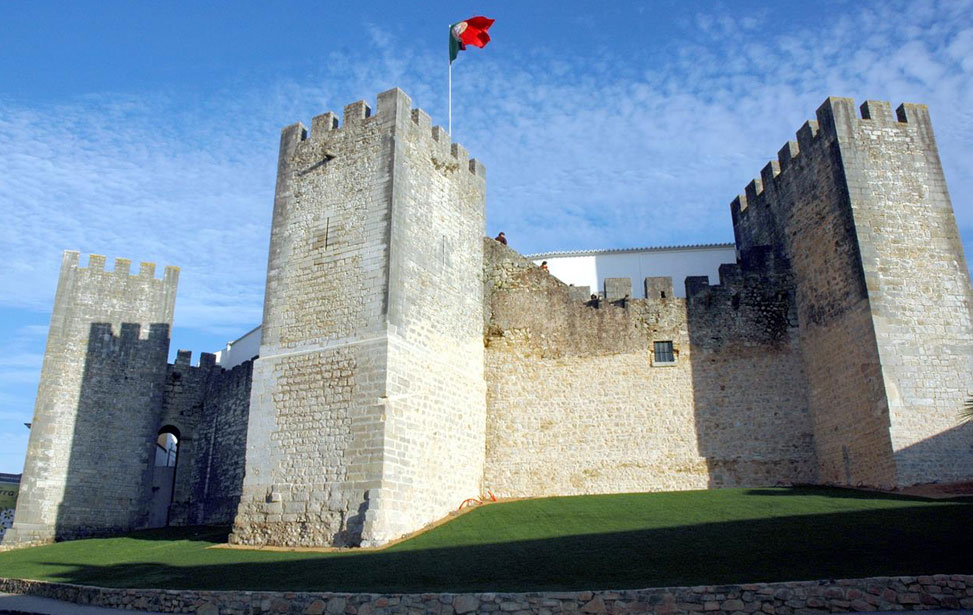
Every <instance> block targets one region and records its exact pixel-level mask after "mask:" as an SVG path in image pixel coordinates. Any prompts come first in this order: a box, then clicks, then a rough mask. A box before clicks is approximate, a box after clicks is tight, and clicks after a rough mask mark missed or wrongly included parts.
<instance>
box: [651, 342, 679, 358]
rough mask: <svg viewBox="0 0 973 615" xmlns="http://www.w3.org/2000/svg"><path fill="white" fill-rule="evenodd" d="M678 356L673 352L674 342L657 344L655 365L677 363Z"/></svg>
mask: <svg viewBox="0 0 973 615" xmlns="http://www.w3.org/2000/svg"><path fill="white" fill-rule="evenodd" d="M675 362H676V356H675V354H673V352H672V342H671V341H670V342H655V358H654V360H653V363H675Z"/></svg>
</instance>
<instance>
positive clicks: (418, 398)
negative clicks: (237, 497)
mask: <svg viewBox="0 0 973 615" xmlns="http://www.w3.org/2000/svg"><path fill="white" fill-rule="evenodd" d="M483 174H484V173H483V169H482V166H480V165H478V164H477V163H476V162H475V161H467V160H466V156H465V152H463V151H462V148H459V147H458V146H455V145H454V146H450V144H449V141H448V136H447V135H446V134H445V131H443V130H442V129H441V128H438V127H436V128H431V127H430V126H429V120H428V116H426V115H425V114H424V113H422V112H419V111H416V112H413V111H412V110H411V109H410V101H409V99H408V97H407V96H405V94H403V93H402V92H400V91H399V90H392V91H389V92H385V93H383V94H380V95H379V97H378V108H377V113H376V114H375V115H374V116H372V115H371V113H370V110H369V109H368V107H367V105H365V103H364V102H358V103H353V104H351V105H348V106H347V107H346V108H345V114H344V122H343V125H342V126H341V128H338V122H337V118H336V117H335V116H334V114H332V113H326V114H324V115H321V116H318V117H316V118H314V120H313V123H312V130H311V134H310V137H309V138H308V137H307V134H306V131H305V130H304V128H303V126H301V125H300V124H297V125H294V126H290V127H288V128H286V129H285V130H284V132H283V135H282V137H281V154H280V163H279V168H278V184H277V196H276V200H275V205H274V222H273V230H272V233H271V249H270V260H269V264H268V274H267V293H266V299H265V307H264V321H263V341H262V345H261V350H260V358H259V359H258V360H257V361H256V363H255V365H254V377H253V389H252V392H251V407H250V419H249V439H248V443H247V469H246V477H245V481H244V489H243V495H242V500H241V504H240V508H239V512H238V515H237V518H236V522H235V524H234V533H233V535H232V537H231V540H233V541H234V542H237V543H245V544H263V543H270V544H282V545H321V544H357V543H359V542H363V543H365V544H371V543H378V542H383V541H385V540H388V539H389V538H392V537H393V536H395V535H399V534H401V533H404V532H407V531H411V530H415V529H418V528H419V527H421V525H422V523H425V522H427V521H431V520H433V519H434V518H436V517H438V516H441V515H442V514H444V513H445V512H446V510H447V508H446V504H447V502H448V504H449V506H450V507H451V506H453V505H454V502H456V498H458V497H460V498H462V497H467V494H469V492H470V491H475V489H476V488H477V487H478V484H477V482H476V478H477V477H478V476H479V473H480V470H479V468H478V467H477V461H476V456H475V453H474V456H473V457H472V458H471V457H470V456H469V452H468V451H466V450H465V449H466V448H468V447H467V443H468V442H470V441H471V438H472V439H473V440H475V439H476V437H477V436H476V435H475V434H476V432H475V431H471V430H468V429H467V427H469V425H474V426H475V425H476V424H477V421H478V420H479V421H482V419H477V414H478V413H479V414H480V415H482V413H483V410H482V405H483V402H482V397H481V398H480V399H481V401H480V402H479V408H478V407H477V404H476V390H477V388H479V389H480V390H482V381H481V380H479V379H481V378H482V376H481V374H482V361H478V358H477V357H478V354H477V350H478V348H477V347H478V345H479V337H478V335H479V331H478V324H479V298H478V295H477V294H476V290H477V288H478V286H479V277H478V276H479V271H480V261H479V249H478V244H479V238H480V237H481V236H482V232H483ZM440 228H441V229H442V231H443V232H442V233H439V230H440ZM440 235H446V239H445V240H444V241H442V242H441V241H440ZM474 236H475V240H474V241H473V242H472V243H471V240H470V237H474ZM473 306H475V310H474V309H473ZM469 314H472V317H473V322H474V324H472V325H471V324H469V323H467V322H466V321H467V320H469V318H468V317H467V315H469ZM474 330H476V336H475V337H472V338H471V334H470V332H471V331H474ZM472 339H476V340H477V344H473V343H472ZM478 381H479V384H478ZM480 434H481V435H480V436H479V437H480V441H481V442H482V431H480ZM472 448H473V449H474V451H475V446H474V447H472ZM481 448H482V445H481ZM480 463H482V462H480ZM437 481H442V482H441V483H440V484H437Z"/></svg>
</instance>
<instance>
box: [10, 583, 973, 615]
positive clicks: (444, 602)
mask: <svg viewBox="0 0 973 615" xmlns="http://www.w3.org/2000/svg"><path fill="white" fill-rule="evenodd" d="M0 591H4V592H8V593H13V594H26V595H31V596H40V597H44V598H53V599H55V600H64V601H67V602H74V603H77V604H85V605H94V606H101V607H109V608H125V609H133V610H138V611H154V612H161V613H189V612H192V613H207V614H209V613H213V614H215V613H250V614H252V615H263V614H268V615H269V614H271V613H307V614H311V613H316V614H320V613H329V614H342V613H348V614H353V613H357V614H358V615H364V614H369V613H387V614H389V615H397V614H400V613H401V614H405V613H408V614H410V615H418V614H420V613H427V614H430V615H451V614H453V613H455V614H456V615H465V614H469V613H475V614H481V613H482V614H484V615H486V614H488V613H490V614H495V613H504V612H508V613H521V614H528V613H530V614H537V615H555V614H560V613H572V614H578V613H581V614H584V615H616V614H617V615H629V614H632V613H651V614H652V615H691V614H698V613H711V614H712V615H739V614H741V613H767V614H769V615H816V614H819V613H820V614H826V613H847V612H853V611H854V612H867V611H914V610H929V609H960V608H962V609H971V608H973V575H966V574H936V575H925V576H918V577H873V578H865V579H838V580H834V579H831V580H820V581H796V582H788V583H749V584H727V585H697V586H694V587H660V588H650V589H623V590H595V591H590V590H584V591H559V592H544V591H540V592H517V593H513V592H477V593H459V594H457V593H435V592H428V593H425V594H349V593H338V592H320V593H319V592H259V591H255V592H236V591H193V590H161V589H113V588H102V587H85V586H81V585H69V584H67V583H45V582H43V581H23V580H19V579H4V578H0Z"/></svg>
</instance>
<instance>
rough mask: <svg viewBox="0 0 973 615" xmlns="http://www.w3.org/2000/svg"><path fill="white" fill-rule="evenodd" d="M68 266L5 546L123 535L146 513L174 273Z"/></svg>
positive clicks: (101, 264) (67, 260) (98, 262)
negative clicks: (13, 516)
mask: <svg viewBox="0 0 973 615" xmlns="http://www.w3.org/2000/svg"><path fill="white" fill-rule="evenodd" d="M78 261H79V254H78V253H77V252H65V253H64V258H63V261H62V264H61V274H60V278H59V280H58V287H57V294H56V295H55V299H54V312H53V314H52V316H51V326H50V330H49V333H48V338H47V350H46V352H45V355H44V364H43V367H42V369H41V380H40V386H39V387H38V393H37V402H36V405H35V407H34V418H33V421H32V423H31V432H30V441H29V444H28V449H27V459H26V462H25V466H24V474H23V478H22V482H21V488H20V496H19V498H18V502H17V512H16V518H15V521H14V525H13V527H12V528H11V529H10V530H8V531H7V533H6V535H5V536H4V540H3V543H4V544H5V545H12V544H19V543H31V542H38V541H50V540H54V539H60V538H73V537H77V536H84V535H87V534H91V533H105V532H120V531H125V530H130V529H133V528H136V527H140V526H142V525H144V523H145V518H146V516H147V514H148V510H147V507H148V498H149V494H150V491H151V490H150V489H149V487H150V486H151V480H152V477H151V471H152V468H151V459H152V455H153V454H154V447H155V439H156V434H157V433H158V431H157V430H158V421H159V416H160V414H161V411H162V400H163V393H164V385H165V377H166V359H167V354H168V351H169V331H170V328H171V326H172V313H173V308H174V306H175V296H176V285H177V282H178V277H179V270H178V269H177V268H175V267H167V268H166V270H165V275H164V277H163V278H162V279H159V278H156V277H155V275H154V273H155V265H154V264H152V263H142V265H141V267H140V271H139V273H138V274H137V275H131V274H130V273H129V268H130V262H129V261H128V260H127V259H121V258H120V259H116V260H115V266H114V271H105V257H103V256H99V255H92V256H91V257H90V258H89V262H88V267H87V268H82V267H79V265H78ZM109 477H110V478H109Z"/></svg>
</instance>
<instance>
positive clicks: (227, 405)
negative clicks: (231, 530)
mask: <svg viewBox="0 0 973 615" xmlns="http://www.w3.org/2000/svg"><path fill="white" fill-rule="evenodd" d="M204 356H205V355H204ZM252 375H253V362H252V361H246V362H245V363H241V364H240V365H237V366H235V367H234V368H233V369H230V370H222V369H219V368H217V369H216V370H215V374H214V377H212V378H211V380H210V383H209V387H208V389H207V394H206V398H205V400H204V404H203V407H202V413H201V416H200V420H199V424H198V427H197V430H196V433H195V438H194V440H195V441H194V443H193V449H192V450H193V458H192V459H193V464H192V482H191V485H192V494H191V497H190V498H189V501H188V508H189V511H188V512H189V517H188V524H189V525H228V524H230V523H232V522H233V518H234V516H235V515H236V511H237V506H238V505H239V503H240V494H241V493H242V490H243V472H244V463H245V459H246V449H247V419H248V415H249V412H250V386H251V379H252ZM177 495H178V492H177Z"/></svg>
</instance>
